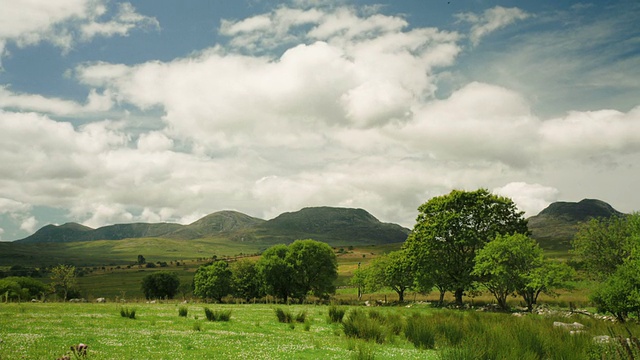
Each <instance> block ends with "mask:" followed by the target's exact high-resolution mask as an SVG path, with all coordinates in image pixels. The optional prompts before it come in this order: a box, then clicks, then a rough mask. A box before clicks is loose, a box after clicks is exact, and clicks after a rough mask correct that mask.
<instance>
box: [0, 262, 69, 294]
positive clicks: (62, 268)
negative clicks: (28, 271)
mask: <svg viewBox="0 0 640 360" xmlns="http://www.w3.org/2000/svg"><path fill="white" fill-rule="evenodd" d="M49 280H50V282H49V284H48V285H45V284H44V283H43V282H42V281H40V280H37V279H34V278H31V277H27V276H10V277H7V278H3V279H0V296H2V297H4V300H5V301H8V300H18V301H23V300H29V299H42V298H44V297H45V295H47V294H59V295H61V297H62V299H63V300H67V299H68V298H69V295H70V294H71V293H72V292H75V291H76V289H75V285H76V268H75V266H72V265H58V266H55V267H53V268H51V271H50V276H49ZM74 295H75V294H74Z"/></svg>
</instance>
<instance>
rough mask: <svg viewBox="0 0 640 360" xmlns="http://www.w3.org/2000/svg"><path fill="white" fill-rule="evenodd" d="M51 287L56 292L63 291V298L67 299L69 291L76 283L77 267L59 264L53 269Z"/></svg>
mask: <svg viewBox="0 0 640 360" xmlns="http://www.w3.org/2000/svg"><path fill="white" fill-rule="evenodd" d="M50 278H51V287H52V288H53V291H54V292H56V293H57V292H58V291H62V299H63V300H67V295H68V294H69V291H70V290H71V289H72V288H73V287H74V286H75V285H76V267H75V266H73V265H58V266H56V267H54V268H53V269H51V276H50Z"/></svg>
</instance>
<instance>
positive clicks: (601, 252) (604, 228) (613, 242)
mask: <svg viewBox="0 0 640 360" xmlns="http://www.w3.org/2000/svg"><path fill="white" fill-rule="evenodd" d="M638 220H640V215H638V214H634V215H632V216H631V217H627V216H613V217H610V218H595V219H591V220H589V221H588V222H586V223H584V224H582V226H580V228H579V230H578V232H577V233H576V236H575V237H574V239H573V242H572V246H573V253H574V254H575V255H577V256H578V258H579V259H580V260H582V262H583V263H584V265H585V268H586V269H587V271H588V272H589V274H590V275H591V277H592V278H595V279H598V280H603V279H606V278H607V277H609V276H610V275H612V274H613V273H615V272H616V269H617V268H618V267H619V266H620V265H622V264H623V263H624V261H625V259H628V258H629V256H631V252H632V250H633V248H634V247H636V246H637V245H636V244H637V242H638V239H635V238H634V237H633V236H632V232H633V225H634V224H635V223H637V222H638ZM638 235H640V234H638Z"/></svg>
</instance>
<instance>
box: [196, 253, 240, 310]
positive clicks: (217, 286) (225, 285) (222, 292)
mask: <svg viewBox="0 0 640 360" xmlns="http://www.w3.org/2000/svg"><path fill="white" fill-rule="evenodd" d="M193 286H194V290H193V294H194V295H196V296H200V297H202V298H205V299H213V300H216V301H218V302H222V298H223V297H225V296H227V295H229V293H230V292H231V270H229V264H228V263H227V262H226V261H216V262H214V263H213V264H211V265H208V266H201V267H200V268H199V269H198V270H197V271H196V274H195V276H194V277H193Z"/></svg>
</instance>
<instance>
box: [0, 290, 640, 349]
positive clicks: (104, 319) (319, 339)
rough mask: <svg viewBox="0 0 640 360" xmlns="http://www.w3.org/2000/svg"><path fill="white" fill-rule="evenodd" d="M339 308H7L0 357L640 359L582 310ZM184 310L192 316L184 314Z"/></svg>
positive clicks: (621, 329) (624, 329)
mask: <svg viewBox="0 0 640 360" xmlns="http://www.w3.org/2000/svg"><path fill="white" fill-rule="evenodd" d="M205 308H209V309H211V310H213V311H214V312H225V313H226V312H230V314H231V318H230V321H228V322H227V321H213V322H212V321H207V319H206V317H205V311H204V310H205ZM277 309H280V310H284V311H285V312H289V313H291V314H294V315H299V314H304V316H303V317H304V321H303V322H292V323H281V322H279V321H278V319H277V317H276V314H275V313H276V311H275V310H277ZM330 309H331V307H329V306H326V305H317V306H316V305H291V306H286V305H269V304H248V305H230V304H225V305H214V304H203V303H189V304H181V303H178V302H171V303H158V304H148V303H131V302H127V303H106V304H97V303H22V304H17V303H9V304H0V340H1V341H0V359H55V358H58V357H61V356H63V355H65V354H67V353H68V352H69V351H70V350H69V349H70V347H71V346H73V345H78V344H80V343H83V344H86V345H88V353H87V356H86V358H87V359H96V360H97V359H244V358H246V359H319V358H322V359H441V360H448V359H525V358H526V359H565V360H568V359H580V360H583V359H627V358H634V357H625V356H627V355H625V353H623V352H626V351H627V350H628V351H631V352H632V356H637V355H639V354H638V350H640V346H636V345H637V344H636V345H633V346H632V347H631V348H629V349H627V348H625V347H624V346H623V345H620V344H628V343H631V344H635V342H637V336H638V335H639V334H640V328H639V327H638V325H637V324H624V325H623V324H615V323H610V322H606V321H602V320H597V319H593V318H590V317H586V316H581V315H574V316H572V317H571V318H567V317H565V316H564V315H551V316H538V315H524V316H522V317H515V316H513V315H512V314H509V313H480V312H477V311H473V310H471V311H461V310H446V309H437V308H431V307H429V306H428V305H420V304H414V305H411V306H410V307H404V306H403V307H376V308H366V307H362V306H342V307H338V309H342V310H344V312H345V313H346V315H345V316H344V318H343V320H342V323H339V322H330V321H329V310H330ZM334 309H335V308H334ZM121 310H126V311H127V312H129V313H130V312H132V311H134V312H135V318H134V319H131V318H127V317H123V316H122V315H121ZM185 311H186V316H179V313H180V312H182V313H183V315H185V314H184V312H185ZM356 315H360V316H356ZM555 321H561V322H564V323H567V324H571V323H573V322H579V323H580V324H582V325H583V327H582V328H580V329H581V330H580V331H579V332H577V333H575V334H571V333H570V330H569V329H567V328H563V327H557V326H554V322H555ZM347 325H348V326H347ZM347 330H349V331H348V332H347ZM354 331H356V332H357V334H356V333H354ZM604 335H606V336H611V339H612V340H611V341H610V342H608V343H606V344H599V343H597V342H596V341H594V337H595V336H604ZM369 336H371V337H369ZM367 338H368V339H369V340H366V339H367ZM626 338H630V339H632V340H631V342H628V341H627V340H624V339H626ZM618 339H621V340H620V341H622V342H620V341H619V340H618ZM414 344H416V345H414ZM617 354H622V355H621V356H617ZM72 358H73V356H72Z"/></svg>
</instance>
